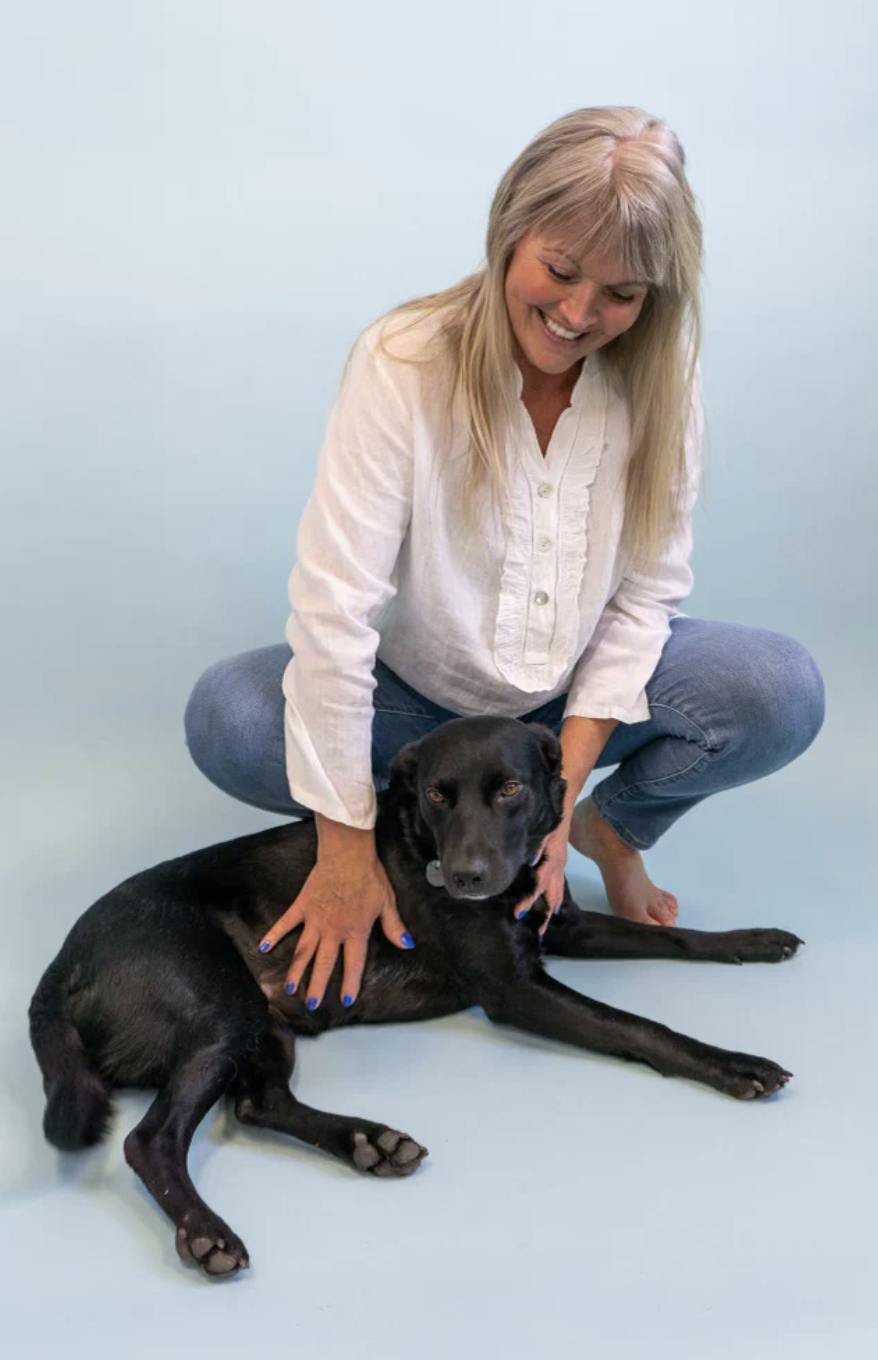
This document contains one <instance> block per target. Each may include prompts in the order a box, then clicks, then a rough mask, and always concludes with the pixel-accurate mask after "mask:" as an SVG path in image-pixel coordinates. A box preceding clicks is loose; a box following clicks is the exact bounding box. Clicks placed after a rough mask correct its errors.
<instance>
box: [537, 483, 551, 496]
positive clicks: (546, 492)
mask: <svg viewBox="0 0 878 1360" xmlns="http://www.w3.org/2000/svg"><path fill="white" fill-rule="evenodd" d="M551 494H552V488H551V486H550V485H549V483H548V482H540V484H539V486H538V487H537V495H538V496H551Z"/></svg>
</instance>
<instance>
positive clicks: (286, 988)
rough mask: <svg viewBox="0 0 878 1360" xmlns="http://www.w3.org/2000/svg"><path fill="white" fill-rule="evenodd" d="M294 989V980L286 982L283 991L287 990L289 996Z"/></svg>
mask: <svg viewBox="0 0 878 1360" xmlns="http://www.w3.org/2000/svg"><path fill="white" fill-rule="evenodd" d="M295 990H296V984H295V982H288V983H287V985H286V987H285V988H284V991H285V992H288V993H289V995H290V996H292V994H293V992H294V991H295Z"/></svg>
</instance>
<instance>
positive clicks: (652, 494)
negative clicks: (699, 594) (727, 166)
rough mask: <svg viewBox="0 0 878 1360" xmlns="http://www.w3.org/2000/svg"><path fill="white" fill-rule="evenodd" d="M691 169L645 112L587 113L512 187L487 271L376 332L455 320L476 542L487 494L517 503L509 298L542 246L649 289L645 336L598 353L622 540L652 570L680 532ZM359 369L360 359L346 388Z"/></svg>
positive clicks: (523, 166)
mask: <svg viewBox="0 0 878 1360" xmlns="http://www.w3.org/2000/svg"><path fill="white" fill-rule="evenodd" d="M684 165H685V154H684V152H683V148H682V146H681V145H680V143H679V141H678V140H677V137H676V136H675V134H674V133H673V132H672V131H671V129H670V128H669V127H668V126H667V124H666V123H664V122H662V120H661V119H659V118H653V117H651V116H650V115H649V114H648V113H645V112H644V111H643V110H642V109H639V108H633V107H622V106H609V107H602V108H587V109H576V110H575V111H574V112H573V113H569V114H567V115H565V116H564V117H563V118H559V119H558V120H557V121H556V122H554V123H552V124H550V126H549V127H547V128H546V129H544V131H542V132H541V133H539V135H538V136H537V137H536V138H535V139H534V140H533V141H532V142H531V143H530V145H529V146H527V147H526V148H525V150H524V151H523V152H522V153H521V155H520V156H519V157H518V158H517V159H516V160H515V161H514V162H513V163H512V165H511V166H510V167H509V169H508V170H507V171H506V173H505V174H504V175H503V178H502V179H501V181H500V184H499V186H498V188H497V191H496V193H495V195H494V199H493V202H492V204H491V210H490V213H489V217H488V230H487V241H486V263H485V265H484V267H483V268H481V269H479V270H478V271H477V272H475V273H473V274H469V275H467V276H466V277H465V278H463V279H462V280H461V281H460V282H459V283H456V284H454V285H452V287H450V288H446V289H443V290H442V291H441V292H439V293H428V294H425V295H423V296H422V297H417V298H412V299H410V300H409V301H408V302H403V303H401V304H399V306H397V307H394V308H392V309H391V310H390V311H389V312H386V313H384V316H383V317H382V318H379V319H381V320H385V319H386V320H390V319H391V318H394V317H403V318H404V317H405V316H407V315H408V314H409V313H416V315H415V316H414V317H413V319H412V321H411V322H409V324H408V325H407V326H404V327H402V328H401V329H402V330H408V329H410V328H411V326H413V325H416V324H418V323H419V322H421V321H423V319H424V317H425V315H426V316H427V317H433V316H434V315H436V314H437V313H439V312H440V311H445V312H446V315H445V316H443V317H442V318H441V319H440V323H439V327H438V331H437V332H436V334H437V337H438V338H439V341H440V344H441V346H442V349H443V351H444V356H445V358H446V359H450V363H451V370H450V372H451V377H452V384H451V389H450V393H449V401H448V403H447V414H448V417H449V420H450V419H451V418H452V408H454V407H455V404H456V409H458V410H459V411H460V412H461V414H462V417H463V420H464V426H463V428H464V429H465V430H466V431H467V433H468V440H467V461H466V466H465V473H464V488H465V496H464V507H463V508H464V512H465V516H466V519H467V522H468V523H469V525H470V527H471V528H472V529H473V531H474V532H478V528H477V526H478V523H479V515H480V513H481V507H480V505H479V502H480V501H481V493H482V492H483V491H484V490H485V489H487V491H488V492H489V494H490V499H491V503H492V505H493V506H494V509H495V510H496V509H497V508H498V506H499V504H500V503H506V501H507V496H508V476H507V473H506V459H505V456H504V449H505V442H506V434H507V431H508V429H509V427H510V424H511V422H512V421H513V420H514V418H515V406H516V394H515V392H514V389H513V386H512V384H511V382H510V375H511V374H512V373H513V371H514V370H513V364H514V362H515V357H514V350H513V334H512V328H511V325H510V321H509V315H508V311H507V308H506V301H505V292H504V288H505V280H506V273H507V269H508V267H509V263H510V261H511V259H512V256H513V254H514V252H515V249H516V246H517V245H518V243H519V241H521V240H522V239H523V238H524V237H525V236H528V235H530V234H531V233H535V234H538V235H549V236H554V237H557V238H560V239H563V241H564V242H565V246H566V249H567V250H568V251H569V252H570V253H571V254H572V255H574V256H576V257H578V258H584V257H585V256H586V255H588V254H589V253H590V252H592V251H593V252H595V253H597V254H604V253H607V254H609V255H610V256H612V258H613V260H614V263H617V264H618V265H619V267H620V268H622V269H624V272H625V277H626V278H633V279H641V280H643V281H644V282H647V283H648V284H649V289H648V292H647V295H646V299H645V301H644V304H643V307H642V309H641V311H640V315H639V316H638V318H637V320H636V321H635V322H634V324H633V325H632V326H631V327H630V329H629V330H627V331H625V332H623V333H622V334H621V335H618V336H617V337H616V338H615V339H614V340H612V341H610V342H609V343H608V344H607V345H604V346H602V347H601V349H600V354H601V359H602V362H603V363H604V364H605V365H606V367H607V371H608V376H609V377H610V379H611V381H612V380H613V378H615V379H616V380H617V382H618V384H619V385H620V386H621V390H622V392H623V393H624V394H625V396H626V397H627V401H628V407H629V412H630V424H631V439H630V448H629V454H628V462H627V475H626V484H625V514H624V527H623V540H622V546H623V552H624V553H625V555H626V558H627V561H628V563H629V565H630V566H631V567H633V568H635V569H637V568H639V569H645V568H647V567H648V565H649V563H650V562H652V561H654V560H655V557H656V556H657V555H658V554H659V553H660V552H661V550H662V548H663V547H664V546H665V544H666V543H667V541H668V538H669V537H670V535H671V534H672V533H673V532H674V530H675V528H676V527H677V526H678V524H679V521H680V516H681V514H682V511H683V490H684V476H685V452H684V438H685V434H686V428H687V425H688V421H689V417H690V409H691V401H692V394H693V383H694V379H695V369H696V364H697V362H698V355H699V350H700V344H701V308H700V297H699V286H700V274H701V267H702V229H701V222H700V220H699V217H698V213H697V211H696V207H695V199H694V196H693V194H692V191H691V189H690V187H689V184H688V181H687V179H686V175H685V172H684ZM367 329H368V328H367ZM399 333H400V329H399V328H398V329H397V330H395V331H394V332H393V334H394V335H396V334H399ZM361 334H362V332H361ZM386 338H389V337H387V336H386V335H385V331H384V330H382V331H381V333H380V336H379V343H380V344H381V348H382V350H383V351H384V352H385V353H387V354H388V356H389V357H392V358H393V359H395V360H397V361H398V362H408V363H411V362H419V361H418V360H414V359H411V358H404V357H402V356H400V355H398V354H393V353H392V351H390V350H389V349H388V348H387V346H386V344H385V343H384V341H385V339H386ZM358 339H359V337H358ZM354 344H355V345H356V341H355V342H354ZM353 348H354V347H352V351H353ZM426 361H427V360H424V361H423V362H426ZM349 362H350V355H349V356H348V361H347V362H346V364H345V368H344V373H343V374H342V382H344V376H345V374H346V373H347V369H348V363H349Z"/></svg>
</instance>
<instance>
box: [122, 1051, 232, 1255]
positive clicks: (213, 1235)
mask: <svg viewBox="0 0 878 1360" xmlns="http://www.w3.org/2000/svg"><path fill="white" fill-rule="evenodd" d="M237 1067H238V1062H237V1055H236V1054H235V1046H234V1045H229V1044H225V1043H222V1042H219V1043H215V1044H211V1045H208V1046H204V1047H201V1048H198V1049H195V1050H194V1051H193V1052H192V1053H190V1055H189V1056H188V1057H187V1058H186V1059H185V1060H184V1061H183V1062H181V1063H180V1065H179V1066H178V1067H177V1068H176V1070H175V1071H174V1073H173V1074H172V1075H171V1077H170V1079H169V1080H168V1081H167V1083H166V1084H165V1085H164V1086H163V1087H162V1089H161V1090H160V1091H159V1093H158V1095H157V1096H156V1098H155V1100H154V1101H153V1103H152V1105H151V1106H150V1107H149V1109H148V1110H147V1112H146V1114H145V1115H144V1117H143V1119H142V1120H141V1121H140V1123H139V1124H138V1125H137V1127H136V1128H135V1129H133V1130H132V1131H131V1133H129V1135H128V1137H127V1138H126V1139H125V1158H126V1160H127V1162H128V1164H129V1166H131V1167H132V1168H133V1170H134V1171H136V1172H137V1174H138V1176H139V1177H140V1178H141V1180H142V1181H143V1183H144V1185H145V1186H146V1188H147V1190H148V1191H149V1192H150V1194H151V1195H152V1197H153V1199H154V1200H155V1201H156V1203H157V1204H158V1205H159V1207H160V1208H161V1209H163V1210H164V1212H165V1213H166V1214H167V1215H168V1218H170V1219H171V1221H172V1223H174V1224H176V1227H177V1251H178V1253H179V1255H180V1257H181V1259H182V1260H183V1261H196V1262H197V1263H198V1265H200V1266H202V1267H203V1269H204V1270H205V1271H206V1272H207V1274H208V1275H210V1276H216V1277H218V1276H228V1275H234V1274H235V1273H236V1271H238V1270H239V1269H240V1268H241V1267H243V1266H247V1265H249V1259H248V1256H247V1249H246V1248H245V1246H244V1243H243V1242H242V1241H241V1239H240V1238H239V1237H238V1236H237V1235H236V1234H235V1233H233V1232H232V1230H231V1228H229V1226H228V1225H227V1224H226V1223H224V1222H223V1220H222V1219H221V1218H220V1217H219V1216H218V1215H217V1214H215V1213H214V1212H213V1210H212V1209H211V1208H209V1207H208V1205H206V1204H205V1202H204V1200H203V1199H202V1198H201V1196H200V1195H199V1194H198V1191H197V1190H196V1189H195V1186H194V1185H193V1184H192V1180H191V1178H190V1176H189V1168H188V1165H187V1156H188V1153H189V1145H190V1143H191V1142H192V1135H193V1134H194V1132H195V1130H196V1128H197V1127H198V1125H199V1124H200V1123H201V1120H202V1119H203V1118H204V1116H205V1115H206V1114H207V1111H208V1110H209V1109H210V1107H211V1106H212V1105H213V1104H215V1102H216V1101H217V1100H218V1099H219V1097H220V1096H221V1095H222V1094H223V1092H224V1091H226V1090H227V1089H228V1087H229V1086H230V1085H231V1083H232V1081H233V1079H234V1077H235V1074H236V1072H237Z"/></svg>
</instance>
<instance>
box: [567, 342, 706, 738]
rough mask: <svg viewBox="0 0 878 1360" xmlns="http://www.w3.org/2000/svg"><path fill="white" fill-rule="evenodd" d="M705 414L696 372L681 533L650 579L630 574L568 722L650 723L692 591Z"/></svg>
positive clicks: (612, 605) (575, 689)
mask: <svg viewBox="0 0 878 1360" xmlns="http://www.w3.org/2000/svg"><path fill="white" fill-rule="evenodd" d="M703 432H704V408H703V404H702V395H701V368H700V364H698V365H696V370H695V380H694V383H693V394H692V407H691V411H690V416H689V421H688V424H687V429H686V438H685V450H686V460H685V462H686V488H685V493H684V514H683V517H682V523H681V526H680V528H679V529H678V531H677V533H676V534H675V535H674V536H673V538H672V539H671V541H670V543H669V544H668V546H667V548H666V550H665V552H664V554H663V555H662V557H661V558H660V559H659V561H658V562H657V563H656V564H655V565H654V566H653V568H652V569H651V570H650V572H649V573H648V574H643V573H639V572H630V573H629V574H628V575H626V576H624V577H623V578H622V581H621V582H620V584H619V587H618V589H617V590H616V591H615V593H614V594H613V596H612V597H611V598H610V600H609V601H608V602H607V604H606V606H605V608H604V610H603V611H602V613H601V615H600V617H599V619H598V621H597V624H596V626H595V629H594V632H593V633H592V636H591V638H590V640H589V642H588V645H587V647H586V649H585V651H584V652H583V654H582V656H581V657H580V659H579V661H578V663H577V665H576V669H575V670H574V673H573V677H572V680H571V683H570V686H569V690H568V700H567V705H566V707H565V710H564V716H565V717H571V716H574V715H575V716H578V717H583V718H617V719H618V720H619V721H620V722H624V723H633V722H644V721H647V720H648V718H649V704H648V702H647V697H646V683H647V681H648V680H649V679H650V677H651V676H652V674H653V671H654V670H655V668H656V666H657V665H658V663H659V658H660V657H661V654H662V648H663V647H664V645H665V642H666V641H667V639H668V638H669V637H670V633H671V628H670V620H671V618H672V617H673V616H674V614H675V613H676V612H677V606H678V605H679V604H680V603H681V602H682V601H683V600H685V599H686V597H687V596H688V595H689V593H690V592H691V590H692V583H693V576H692V570H691V568H690V566H689V558H690V556H691V553H692V511H693V509H694V506H695V501H696V499H697V496H698V486H699V482H700V477H701V441H702V437H703Z"/></svg>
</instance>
